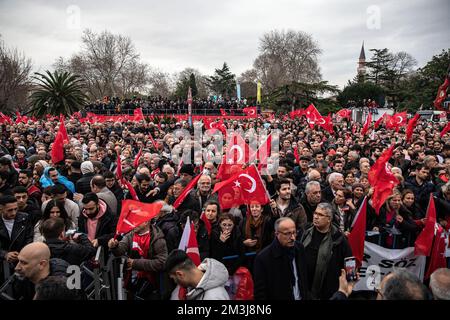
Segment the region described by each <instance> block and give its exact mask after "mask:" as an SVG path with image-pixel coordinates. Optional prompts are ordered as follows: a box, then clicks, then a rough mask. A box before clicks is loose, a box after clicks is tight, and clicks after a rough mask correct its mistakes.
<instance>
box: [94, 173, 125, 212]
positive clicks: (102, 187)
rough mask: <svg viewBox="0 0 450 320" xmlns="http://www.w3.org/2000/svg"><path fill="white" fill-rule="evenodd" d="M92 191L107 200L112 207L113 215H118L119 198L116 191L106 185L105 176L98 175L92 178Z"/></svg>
mask: <svg viewBox="0 0 450 320" xmlns="http://www.w3.org/2000/svg"><path fill="white" fill-rule="evenodd" d="M91 191H92V192H94V193H96V194H97V196H98V198H99V199H102V200H103V201H105V203H106V204H107V205H108V207H109V208H110V209H111V212H112V214H113V215H118V214H119V212H118V211H117V199H116V196H115V195H114V193H113V192H112V191H111V190H109V189H108V188H107V186H106V181H105V178H104V177H103V176H101V175H96V176H94V177H93V178H92V180H91Z"/></svg>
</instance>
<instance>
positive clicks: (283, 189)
mask: <svg viewBox="0 0 450 320" xmlns="http://www.w3.org/2000/svg"><path fill="white" fill-rule="evenodd" d="M275 188H276V192H277V195H278V196H277V198H276V199H275V200H272V201H271V203H270V206H271V208H272V214H273V216H274V217H279V218H281V217H289V218H291V219H292V220H293V221H294V222H295V227H296V229H297V232H303V231H304V230H305V225H306V214H305V209H304V208H303V206H302V205H301V204H299V203H298V202H297V201H296V200H295V198H294V197H292V193H291V182H290V181H289V180H288V179H281V180H280V181H279V182H278V183H277V184H276V186H275Z"/></svg>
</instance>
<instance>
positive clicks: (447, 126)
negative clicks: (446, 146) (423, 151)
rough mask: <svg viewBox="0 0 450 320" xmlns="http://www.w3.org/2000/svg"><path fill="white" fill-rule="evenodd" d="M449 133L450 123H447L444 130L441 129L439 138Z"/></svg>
mask: <svg viewBox="0 0 450 320" xmlns="http://www.w3.org/2000/svg"><path fill="white" fill-rule="evenodd" d="M449 131H450V121H449V122H447V125H446V126H445V128H444V129H442V131H441V138H442V137H443V136H444V135H445V134H446V133H447V132H449Z"/></svg>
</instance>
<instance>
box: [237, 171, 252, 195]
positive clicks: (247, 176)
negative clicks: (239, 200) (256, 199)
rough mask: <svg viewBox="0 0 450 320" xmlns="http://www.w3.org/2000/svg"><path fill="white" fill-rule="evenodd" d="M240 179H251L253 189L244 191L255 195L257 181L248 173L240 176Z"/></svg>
mask: <svg viewBox="0 0 450 320" xmlns="http://www.w3.org/2000/svg"><path fill="white" fill-rule="evenodd" d="M240 177H245V178H247V179H249V180H250V181H251V183H252V186H251V188H250V189H244V190H245V191H247V192H248V193H253V192H254V191H255V190H256V181H255V179H253V178H252V177H251V176H249V175H248V174H246V173H242V174H240V175H239V176H238V178H240Z"/></svg>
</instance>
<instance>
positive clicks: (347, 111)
mask: <svg viewBox="0 0 450 320" xmlns="http://www.w3.org/2000/svg"><path fill="white" fill-rule="evenodd" d="M336 114H337V115H338V116H339V117H341V118H348V119H350V118H351V117H352V110H350V109H341V110H339V111H338V112H337V113H336Z"/></svg>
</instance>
